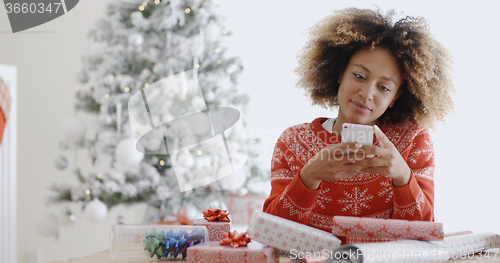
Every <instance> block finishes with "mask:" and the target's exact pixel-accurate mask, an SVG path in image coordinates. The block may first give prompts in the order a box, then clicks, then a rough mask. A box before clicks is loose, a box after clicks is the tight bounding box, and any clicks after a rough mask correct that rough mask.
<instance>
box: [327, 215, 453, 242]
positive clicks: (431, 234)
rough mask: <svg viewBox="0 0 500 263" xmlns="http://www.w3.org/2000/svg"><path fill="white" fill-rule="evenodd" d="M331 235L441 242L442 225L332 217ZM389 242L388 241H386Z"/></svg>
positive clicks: (422, 222) (424, 222)
mask: <svg viewBox="0 0 500 263" xmlns="http://www.w3.org/2000/svg"><path fill="white" fill-rule="evenodd" d="M332 233H333V234H334V235H336V236H345V237H353V238H354V237H359V238H377V239H417V240H427V241H433V240H434V241H436V240H443V236H444V234H443V224H441V223H435V222H429V221H408V220H401V219H381V218H366V217H350V216H334V217H333V226H332ZM386 241H390V240H386Z"/></svg>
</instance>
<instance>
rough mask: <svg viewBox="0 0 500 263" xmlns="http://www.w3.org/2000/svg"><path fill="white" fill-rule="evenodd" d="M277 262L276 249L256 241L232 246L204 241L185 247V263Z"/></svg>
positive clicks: (277, 253)
mask: <svg viewBox="0 0 500 263" xmlns="http://www.w3.org/2000/svg"><path fill="white" fill-rule="evenodd" d="M190 262H199V263H278V262H279V252H278V250H276V249H274V248H272V247H269V246H265V245H264V244H261V243H257V242H254V241H252V242H250V243H248V244H247V246H245V247H238V248H233V247H230V246H223V245H220V244H219V242H205V243H201V244H198V245H195V246H192V247H189V248H188V249H187V257H186V263H190Z"/></svg>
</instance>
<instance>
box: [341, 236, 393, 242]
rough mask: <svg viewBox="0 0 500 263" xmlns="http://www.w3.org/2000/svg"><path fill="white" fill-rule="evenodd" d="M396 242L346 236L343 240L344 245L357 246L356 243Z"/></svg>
mask: <svg viewBox="0 0 500 263" xmlns="http://www.w3.org/2000/svg"><path fill="white" fill-rule="evenodd" d="M389 241H397V239H394V238H373V237H351V236H347V237H346V239H345V244H357V243H377V242H389Z"/></svg>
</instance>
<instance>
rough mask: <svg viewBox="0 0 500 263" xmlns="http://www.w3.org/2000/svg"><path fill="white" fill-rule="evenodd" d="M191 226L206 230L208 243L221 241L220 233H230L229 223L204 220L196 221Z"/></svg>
mask: <svg viewBox="0 0 500 263" xmlns="http://www.w3.org/2000/svg"><path fill="white" fill-rule="evenodd" d="M193 226H204V227H206V228H207V229H208V238H209V240H210V241H221V240H222V239H223V238H224V236H223V235H222V233H227V232H229V231H231V226H230V224H229V222H223V221H207V220H206V219H202V218H200V219H196V220H195V221H194V222H193Z"/></svg>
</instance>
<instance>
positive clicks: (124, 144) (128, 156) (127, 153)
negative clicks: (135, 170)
mask: <svg viewBox="0 0 500 263" xmlns="http://www.w3.org/2000/svg"><path fill="white" fill-rule="evenodd" d="M138 147H139V150H141V151H138V150H137V149H136V147H135V143H134V140H132V139H130V138H127V139H123V140H121V141H120V142H119V143H118V145H117V146H116V149H115V159H116V161H117V162H118V163H119V164H121V165H127V166H136V165H138V164H140V163H141V161H142V159H144V147H143V146H142V145H141V144H139V145H138Z"/></svg>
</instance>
